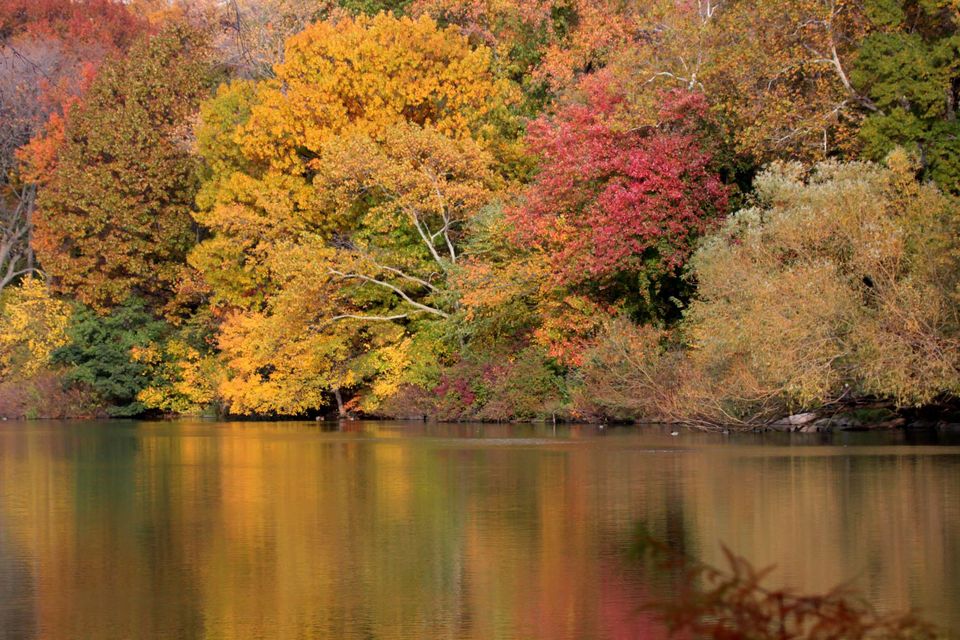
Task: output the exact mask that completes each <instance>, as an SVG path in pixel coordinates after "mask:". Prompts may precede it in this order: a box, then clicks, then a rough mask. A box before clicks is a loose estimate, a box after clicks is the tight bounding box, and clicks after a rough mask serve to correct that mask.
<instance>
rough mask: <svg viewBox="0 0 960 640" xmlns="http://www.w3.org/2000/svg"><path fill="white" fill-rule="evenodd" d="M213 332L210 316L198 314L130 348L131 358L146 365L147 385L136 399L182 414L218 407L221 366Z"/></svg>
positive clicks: (145, 406) (146, 405) (169, 412)
mask: <svg viewBox="0 0 960 640" xmlns="http://www.w3.org/2000/svg"><path fill="white" fill-rule="evenodd" d="M212 331H213V327H212V324H211V319H210V318H205V317H204V316H203V315H197V316H195V317H193V318H191V319H190V322H189V323H188V324H184V325H182V326H181V327H179V328H178V330H177V331H176V332H175V333H172V334H170V335H169V336H165V337H164V339H162V340H156V341H152V342H149V343H148V344H146V345H145V346H139V345H135V346H133V347H132V348H131V349H130V355H131V358H132V361H133V362H136V363H140V364H142V365H144V366H145V369H144V373H143V375H144V376H145V377H146V378H147V380H148V384H147V386H146V387H144V388H143V389H141V390H140V392H139V393H138V394H137V398H136V399H137V400H138V401H139V402H140V403H142V404H143V406H144V408H146V409H153V410H159V411H162V412H164V413H166V414H181V415H197V414H202V413H204V412H206V411H208V410H211V409H213V410H218V409H219V406H218V405H219V402H220V395H219V391H218V385H219V383H220V381H221V378H222V366H221V364H220V361H219V359H218V358H217V357H216V354H214V353H213V344H212V342H213V336H212Z"/></svg>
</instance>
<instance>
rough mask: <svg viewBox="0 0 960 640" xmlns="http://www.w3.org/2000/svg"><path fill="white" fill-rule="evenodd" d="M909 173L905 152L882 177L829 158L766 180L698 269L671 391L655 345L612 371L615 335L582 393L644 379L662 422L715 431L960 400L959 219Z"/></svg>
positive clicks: (635, 351) (622, 388) (703, 251)
mask: <svg viewBox="0 0 960 640" xmlns="http://www.w3.org/2000/svg"><path fill="white" fill-rule="evenodd" d="M914 170H915V167H914V165H912V164H911V163H910V161H909V159H908V158H907V157H906V155H905V154H903V153H902V152H899V153H897V154H894V155H892V156H891V158H890V160H889V168H883V167H878V166H875V165H870V164H864V163H848V164H838V163H827V164H821V165H818V166H817V168H816V169H815V170H813V171H812V172H811V173H809V174H807V173H805V172H804V170H803V169H802V168H801V167H799V166H797V165H780V166H776V167H773V168H771V169H770V170H768V171H767V172H765V173H764V174H762V175H761V176H760V177H759V178H758V179H757V182H756V185H755V186H756V195H755V198H756V202H755V205H754V206H753V207H750V208H747V209H744V210H741V211H740V212H738V213H737V214H735V215H734V216H732V217H731V218H730V220H729V221H728V222H727V224H726V225H725V226H724V228H723V229H722V230H721V231H720V232H718V233H717V234H715V235H714V236H712V237H711V238H709V240H707V241H706V242H705V243H704V245H703V247H702V248H700V249H699V250H698V251H697V253H696V254H695V255H694V257H693V259H692V262H691V264H692V268H693V277H695V278H696V281H697V283H698V294H697V297H696V299H695V300H694V302H693V303H692V304H691V306H690V308H689V310H688V311H687V313H686V317H685V319H684V322H683V323H682V325H681V326H680V327H679V329H678V330H679V332H680V336H681V337H682V338H683V340H685V341H686V343H687V344H688V346H689V349H688V350H687V353H686V357H685V359H684V360H683V361H682V362H681V363H680V364H679V365H678V366H676V367H668V368H672V369H674V370H675V371H678V373H677V374H676V375H678V376H679V380H678V379H677V378H676V377H672V376H667V377H665V378H664V377H662V376H661V373H662V371H663V370H664V364H663V362H662V361H661V360H660V359H659V358H658V357H657V350H656V348H653V350H652V351H651V348H652V347H653V344H652V343H651V342H649V341H647V342H644V341H643V340H641V341H640V342H639V343H637V345H636V346H635V347H632V346H629V347H627V348H620V349H618V350H617V351H614V352H613V353H618V352H619V353H623V354H624V355H625V357H626V358H628V359H625V361H624V363H623V364H620V365H616V364H613V363H611V360H615V358H611V357H610V356H609V355H608V352H609V350H610V349H613V348H614V347H615V345H617V339H616V332H614V333H613V334H612V336H611V337H612V339H613V342H612V343H611V344H609V345H607V346H605V347H603V349H601V350H600V351H599V353H597V354H595V357H596V358H599V363H600V367H601V368H593V369H592V378H591V377H590V376H588V378H587V379H588V381H590V382H592V385H591V387H590V392H591V393H592V394H595V395H596V396H597V397H599V398H601V399H602V398H604V397H610V394H609V393H608V392H604V390H605V389H609V388H613V389H614V390H616V391H617V392H618V393H619V394H620V396H621V397H622V396H624V395H626V396H629V395H630V394H631V393H633V392H639V391H640V390H642V389H643V388H644V380H646V381H647V383H646V384H647V385H648V386H649V387H652V388H653V389H655V390H657V393H658V394H660V395H659V396H657V395H653V396H651V399H652V400H653V402H655V403H656V404H657V405H658V406H657V409H658V413H659V415H664V414H666V415H668V416H670V417H673V418H681V419H686V420H697V419H699V420H705V421H707V422H713V423H716V422H722V423H736V422H740V421H745V422H748V423H749V422H757V421H765V420H769V419H772V418H776V417H779V416H782V415H784V413H785V412H789V411H794V410H798V409H802V408H816V407H819V406H823V405H828V404H831V403H835V402H840V401H843V400H849V399H852V398H857V397H861V396H864V395H867V396H873V397H880V398H887V399H890V400H892V401H893V402H895V403H896V404H898V405H900V406H905V405H922V404H926V403H930V402H932V401H934V400H935V399H936V398H937V397H938V396H940V395H942V394H956V393H957V392H958V390H960V357H958V354H960V349H958V347H960V342H958V341H960V317H958V315H957V304H956V301H957V295H958V276H960V269H958V266H960V265H958V264H957V260H958V258H960V251H958V248H960V247H958V246H957V224H958V220H957V208H956V205H955V203H954V202H953V201H952V200H950V199H949V198H948V197H946V196H944V195H943V194H941V193H940V192H939V191H938V190H937V189H936V187H934V186H933V185H930V184H920V183H918V182H917V181H916V180H915V178H914V176H913V172H914ZM628 335H629V334H628ZM628 345H629V342H628ZM605 364H608V365H611V368H610V369H609V371H604V370H603V369H602V367H603V366H604V365H605ZM624 369H626V370H627V372H626V374H624V373H622V372H623V370H624ZM661 380H664V382H660V381H661ZM671 380H672V381H673V382H672V383H671V382H670V381H671ZM671 384H672V385H673V388H671ZM596 390H599V391H596ZM624 392H626V393H624ZM613 398H614V400H616V398H617V395H616V394H614V395H613ZM626 408H631V406H630V405H629V404H626ZM644 408H646V407H644Z"/></svg>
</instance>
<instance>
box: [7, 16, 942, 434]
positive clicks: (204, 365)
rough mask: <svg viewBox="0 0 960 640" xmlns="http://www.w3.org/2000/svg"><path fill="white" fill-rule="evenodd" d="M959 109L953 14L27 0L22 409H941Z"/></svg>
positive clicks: (19, 277) (14, 192) (406, 412)
mask: <svg viewBox="0 0 960 640" xmlns="http://www.w3.org/2000/svg"><path fill="white" fill-rule="evenodd" d="M958 102H960V1H958V0H781V1H778V2H769V1H767V0H643V1H640V0H637V1H624V0H128V1H127V2H118V1H114V0H0V288H2V293H0V415H2V416H3V417H4V418H5V419H6V418H64V417H90V416H114V417H124V416H161V415H221V416H223V415H230V416H260V417H266V416H272V417H308V418H314V417H325V416H340V417H347V416H370V417H398V418H410V417H416V418H425V417H429V418H431V419H435V420H440V421H461V420H480V421H522V420H554V421H555V420H570V421H658V422H670V423H683V424H689V425H696V426H701V427H718V426H724V427H730V428H754V427H758V426H763V425H769V424H771V423H774V422H775V421H777V420H782V419H783V418H784V417H785V416H793V418H795V419H796V420H795V421H794V422H789V421H788V424H790V425H794V424H795V425H796V426H797V427H798V428H800V427H801V425H804V426H803V428H804V429H806V428H807V427H810V426H811V425H816V426H815V428H829V427H831V426H834V425H838V424H841V423H842V424H853V423H855V422H857V421H863V420H867V421H870V422H873V423H876V422H879V423H882V424H885V425H888V426H897V425H900V424H903V423H904V421H905V420H907V419H908V417H910V416H913V418H916V416H926V415H928V414H931V415H938V414H942V413H943V412H949V411H952V410H955V408H956V407H957V398H958V397H960V204H958V199H957V198H958V196H960V121H958V119H957V110H958V108H960V105H958ZM951 407H952V408H953V409H951ZM938 412H939V413H938ZM798 416H799V417H798ZM804 416H806V417H804ZM838 416H839V417H838ZM864 416H867V417H864ZM905 416H907V417H905ZM913 418H910V419H913ZM814 419H816V422H813V420H814ZM844 421H846V422H844ZM808 423H809V424H808Z"/></svg>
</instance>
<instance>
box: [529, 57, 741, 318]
mask: <svg viewBox="0 0 960 640" xmlns="http://www.w3.org/2000/svg"><path fill="white" fill-rule="evenodd" d="M584 88H585V90H586V94H587V95H586V100H585V103H583V104H581V103H573V104H570V105H567V106H565V107H564V108H563V109H562V110H561V111H560V112H559V113H558V114H557V115H556V116H555V117H553V118H549V119H547V118H544V119H541V120H539V121H537V122H535V123H533V124H531V126H530V145H531V147H532V148H533V149H534V150H535V151H537V152H538V153H539V155H540V157H541V159H542V163H541V167H540V172H539V173H538V176H537V179H536V180H535V181H534V182H533V184H531V185H530V187H529V188H528V189H527V191H526V192H525V201H524V203H523V205H522V206H521V207H520V208H518V209H517V210H516V211H515V212H514V213H513V214H512V216H511V220H512V222H513V223H514V224H515V226H516V237H517V239H518V242H521V243H523V244H525V245H527V246H530V247H532V248H534V249H536V250H539V251H543V252H545V253H547V254H548V255H549V256H550V258H549V259H550V265H551V270H552V272H553V275H554V278H555V279H556V281H557V282H558V283H560V284H567V285H570V284H584V283H596V284H600V285H601V286H600V288H601V289H606V290H608V291H613V292H616V291H617V290H618V287H617V286H616V285H617V283H618V281H619V282H623V281H626V282H627V283H628V284H627V291H628V292H629V293H630V294H632V295H635V296H637V297H640V298H641V299H642V300H644V301H646V303H647V305H646V306H647V315H648V316H650V315H653V316H654V317H656V316H657V315H658V313H659V312H660V310H659V309H657V308H656V307H657V306H658V304H659V303H660V301H656V300H655V298H656V297H658V296H661V295H662V293H661V292H662V290H663V288H664V287H662V285H663V284H664V281H665V280H667V279H669V278H671V277H672V276H675V275H676V274H677V273H678V270H679V268H680V267H681V265H682V264H683V263H684V261H685V259H686V257H687V256H688V255H689V254H690V252H691V250H692V247H693V242H694V240H695V239H696V238H697V237H698V236H700V235H702V234H703V233H704V232H705V231H706V230H708V229H709V228H710V227H711V226H712V224H713V223H714V222H715V221H716V220H717V219H718V218H719V217H720V216H722V215H723V213H724V212H725V209H726V206H727V201H728V198H729V190H728V188H727V187H726V186H725V185H724V184H723V182H722V180H721V179H720V176H719V175H718V174H717V172H716V171H715V170H714V168H713V166H712V165H711V154H710V152H709V149H708V148H707V147H706V144H707V141H706V140H705V139H704V136H702V135H701V132H700V131H699V130H698V128H699V127H700V126H701V125H700V122H701V121H702V120H703V119H704V118H705V116H706V103H705V102H704V101H703V98H702V96H700V95H698V94H690V93H681V92H679V91H677V92H670V93H666V94H663V95H662V96H661V104H660V105H659V113H658V114H657V119H656V120H655V121H654V122H653V123H651V122H643V121H641V122H639V123H638V122H636V121H634V120H633V119H632V118H631V115H632V114H631V113H630V111H629V105H628V104H626V103H625V99H624V96H623V95H622V94H621V93H619V92H618V91H617V90H616V89H615V87H614V85H613V80H612V77H611V76H609V75H607V74H601V75H599V76H596V77H592V78H589V79H588V81H587V82H585V87H584ZM619 289H620V290H621V291H622V289H623V288H622V287H619ZM603 297H604V298H606V299H607V301H608V302H614V301H615V300H616V299H615V298H614V299H611V296H610V293H606V294H605V295H604V296H603ZM601 299H602V298H601Z"/></svg>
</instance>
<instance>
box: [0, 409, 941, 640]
mask: <svg viewBox="0 0 960 640" xmlns="http://www.w3.org/2000/svg"><path fill="white" fill-rule="evenodd" d="M638 523H644V524H645V525H646V526H647V527H648V528H649V529H650V530H651V531H653V532H654V533H655V534H656V535H659V536H661V537H662V538H663V539H664V540H665V541H667V542H669V543H670V544H671V545H674V546H680V547H681V548H683V549H684V550H686V551H687V552H688V553H690V554H694V555H696V556H699V557H701V558H703V559H704V560H707V561H710V562H714V563H721V562H722V547H721V545H722V544H725V545H727V546H728V547H729V548H730V549H731V550H733V551H734V552H736V553H738V554H742V555H743V556H745V557H746V558H747V559H748V560H750V561H751V562H753V563H755V564H756V565H760V566H766V565H771V564H772V565H776V569H775V570H774V573H773V574H772V576H771V578H770V580H769V581H768V584H769V585H770V586H773V587H779V586H783V585H790V586H793V587H796V588H798V589H801V590H816V591H824V590H826V589H829V588H830V587H833V586H835V585H836V584H838V583H840V582H845V581H852V582H853V584H854V585H855V586H856V587H857V588H859V589H861V590H862V591H863V593H864V594H865V596H866V597H867V598H868V599H869V600H870V601H871V602H872V603H874V604H875V605H876V606H877V607H878V608H879V609H881V610H883V611H901V610H905V609H908V608H911V607H913V608H920V609H922V611H923V613H924V614H925V615H926V616H927V617H928V618H930V619H932V620H934V621H936V622H938V623H940V624H942V625H945V626H948V627H950V628H953V629H960V438H958V437H957V436H956V435H950V434H944V433H939V434H938V433H902V432H883V433H838V434H833V435H826V434H813V435H803V434H737V435H730V436H724V435H720V434H706V433H698V432H686V431H685V432H683V433H681V434H680V435H679V436H677V437H672V436H671V435H670V434H669V432H667V431H665V430H662V429H658V428H653V427H650V428H607V429H601V428H599V427H596V426H557V427H555V428H554V427H552V426H550V425H536V426H531V425H475V424H458V425H433V424H422V423H402V422H350V423H343V424H342V426H341V427H338V426H337V425H335V424H320V423H312V422H311V423H306V422H272V423H270V422H233V423H220V422H200V421H177V422H135V421H116V422H73V423H59V422H58V423H54V422H28V423H12V422H5V423H0V639H2V640H12V639H15V638H16V639H24V640H26V639H32V638H38V639H39V638H44V639H55V638H56V639H59V638H64V639H68V638H69V639H73V638H84V639H86V638H89V639H97V640H106V639H121V638H123V639H126V638H137V639H155V638H156V639H159V638H181V639H190V638H218V639H219V638H223V639H228V638H278V639H287V638H291V639H292V638H343V639H347V640H354V639H360V638H383V639H389V638H398V639H399V638H411V639H412V638H477V639H481V638H482V639H488V638H511V639H512V638H571V639H573V638H576V639H589V638H597V639H606V638H635V637H656V636H657V635H658V633H659V631H658V629H657V627H656V624H655V623H654V621H653V620H652V619H651V618H650V616H649V614H647V613H643V612H641V611H639V610H638V608H639V607H640V605H642V603H643V602H644V601H645V599H646V598H649V597H650V596H651V594H653V595H656V592H657V590H658V586H657V584H656V581H651V580H648V579H646V578H645V574H644V572H643V570H642V569H641V568H640V567H638V566H635V563H634V562H633V561H631V560H630V557H629V554H628V550H629V548H630V543H631V540H632V539H633V533H634V532H635V530H636V527H637V525H638Z"/></svg>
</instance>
